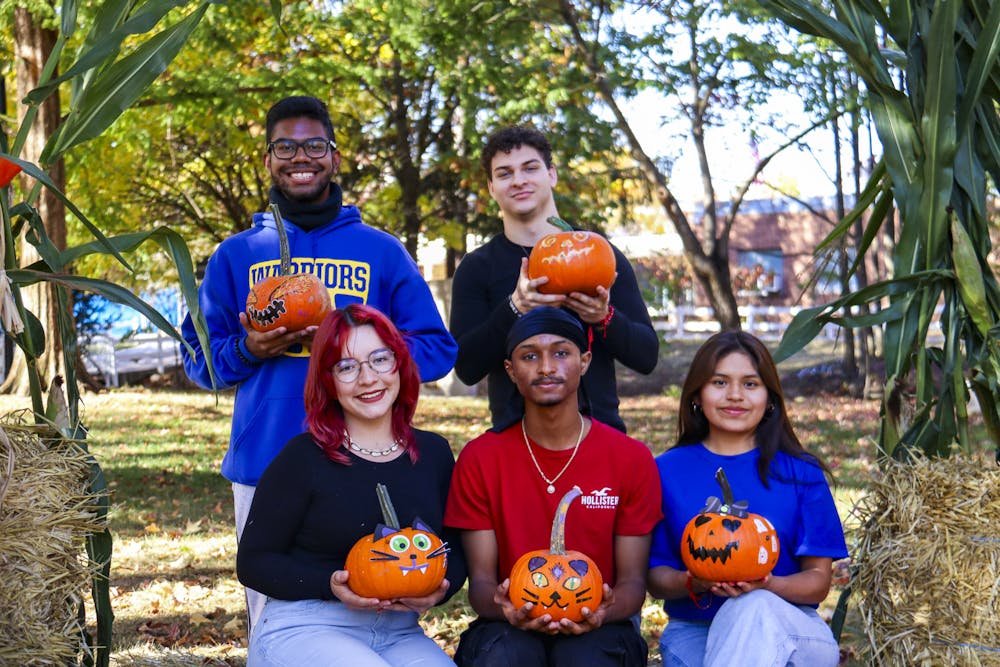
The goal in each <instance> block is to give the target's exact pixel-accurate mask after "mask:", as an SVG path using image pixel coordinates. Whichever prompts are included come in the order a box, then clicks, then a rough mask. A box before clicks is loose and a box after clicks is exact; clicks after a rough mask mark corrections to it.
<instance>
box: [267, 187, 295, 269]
mask: <svg viewBox="0 0 1000 667" xmlns="http://www.w3.org/2000/svg"><path fill="white" fill-rule="evenodd" d="M270 205H271V215H273V216H274V226H275V227H277V229H278V249H279V251H280V252H281V275H283V276H288V275H291V273H292V253H291V251H290V250H289V248H288V232H286V231H285V221H284V220H282V219H281V211H279V210H278V205H277V204H275V203H274V202H270Z"/></svg>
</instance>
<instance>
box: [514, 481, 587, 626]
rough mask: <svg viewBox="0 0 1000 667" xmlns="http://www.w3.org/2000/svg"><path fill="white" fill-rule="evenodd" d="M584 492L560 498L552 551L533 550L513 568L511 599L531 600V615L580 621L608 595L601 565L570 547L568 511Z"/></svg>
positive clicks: (517, 601) (519, 602) (575, 490)
mask: <svg viewBox="0 0 1000 667" xmlns="http://www.w3.org/2000/svg"><path fill="white" fill-rule="evenodd" d="M580 495H582V491H580V487H576V486H575V487H573V488H572V489H570V490H569V491H568V492H567V493H566V495H565V496H563V497H562V500H560V501H559V507H558V508H557V509H556V515H555V518H554V519H553V521H552V536H551V540H550V545H549V547H550V548H549V550H548V551H545V550H544V549H542V550H537V551H529V552H528V553H526V554H524V555H523V556H521V557H520V558H518V559H517V562H516V563H514V567H513V568H512V569H511V571H510V590H509V593H508V595H509V596H510V599H511V602H513V603H514V604H515V605H524V604H527V603H529V602H530V603H531V604H532V607H531V610H530V611H529V613H528V616H529V617H531V618H538V617H539V616H543V615H545V614H549V615H550V616H551V617H552V620H553V621H559V620H562V619H564V618H568V619H570V620H571V621H573V622H576V623H579V622H580V621H582V620H583V613H582V610H583V608H584V607H587V608H588V609H590V610H591V611H594V610H595V609H597V606H598V605H599V604H601V600H602V599H603V598H604V590H603V587H604V579H603V578H602V577H601V571H600V570H599V569H598V568H597V564H596V563H594V561H593V560H591V559H590V558H589V557H588V556H586V555H585V554H583V553H581V552H579V551H567V550H566V513H567V511H568V510H569V505H570V503H571V502H573V500H575V499H576V498H577V497H578V496H580Z"/></svg>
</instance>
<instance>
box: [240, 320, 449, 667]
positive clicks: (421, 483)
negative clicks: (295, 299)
mask: <svg viewBox="0 0 1000 667" xmlns="http://www.w3.org/2000/svg"><path fill="white" fill-rule="evenodd" d="M419 392H420V377H419V375H418V373H417V366H416V363H415V362H414V361H413V358H412V357H411V356H410V353H409V349H408V347H407V345H406V342H405V340H404V338H403V335H402V334H401V333H400V332H399V330H397V329H396V327H395V326H394V325H393V324H392V322H391V321H389V319H388V318H386V317H385V316H384V315H383V314H382V313H380V312H379V311H377V310H375V309H374V308H371V307H370V306H364V305H359V304H352V305H349V306H347V307H345V308H342V309H339V310H336V311H334V312H333V313H331V314H330V315H329V316H328V317H327V318H326V320H324V322H323V324H322V325H321V326H320V328H319V330H318V331H317V332H316V335H315V337H314V339H313V344H312V350H311V356H310V360H309V371H308V375H307V376H306V384H305V407H306V424H307V427H308V431H307V432H306V433H302V434H300V435H298V436H296V437H295V438H292V440H290V441H289V442H288V444H286V445H285V447H284V448H283V449H282V451H281V453H280V454H279V455H278V456H277V458H275V459H274V461H273V462H272V463H271V464H270V465H269V466H268V467H267V469H266V470H265V472H264V474H263V476H262V477H261V479H260V482H259V484H258V485H257V492H256V494H255V495H254V499H253V505H252V506H251V508H250V516H249V518H248V520H247V525H246V528H245V529H244V532H243V538H242V539H241V540H240V544H239V551H238V555H237V573H238V574H239V579H240V581H241V582H242V583H243V584H244V585H246V586H247V587H249V588H252V589H254V590H257V591H260V592H261V593H263V594H264V595H266V596H267V597H268V601H267V604H266V606H265V607H264V612H263V614H262V615H261V619H260V621H259V622H258V623H257V624H255V625H254V627H253V629H252V632H251V636H250V648H249V652H248V658H247V665H248V667H261V666H271V665H274V666H279V665H317V666H329V667H333V666H334V665H344V666H348V665H350V667H357V666H369V665H370V666H372V667H375V666H378V667H386V666H392V667H403V666H408V665H418V664H419V665H421V666H424V665H426V666H437V665H441V666H442V667H443V666H445V665H453V664H454V663H452V661H451V660H450V659H449V658H448V656H447V654H445V653H444V651H442V650H441V649H440V648H439V647H438V646H437V644H436V643H435V642H434V641H433V640H432V639H430V638H429V637H427V636H426V635H425V634H424V632H423V630H422V629H421V627H420V625H419V624H418V622H417V619H418V618H419V616H420V614H422V613H423V612H424V611H426V610H428V609H429V608H431V607H432V606H434V605H437V604H440V603H441V602H443V601H445V600H446V599H448V598H449V597H450V596H451V595H452V594H454V593H455V592H456V591H458V590H459V589H460V588H461V587H462V584H463V582H464V580H465V563H464V559H463V558H462V555H461V553H459V552H460V549H459V548H458V545H459V542H460V541H459V540H457V539H453V538H454V536H451V535H449V531H447V530H444V529H443V526H442V516H443V513H444V506H445V500H446V499H447V496H448V486H449V484H450V482H451V472H452V468H453V467H454V456H453V454H452V452H451V448H450V447H449V445H448V442H447V441H446V440H445V439H444V438H443V437H441V436H440V435H438V434H436V433H431V432H429V431H421V430H419V429H415V428H413V426H412V425H411V420H412V419H413V414H414V412H415V410H416V407H417V397H418V395H419ZM261 409H267V406H261ZM377 484H384V485H385V486H386V487H387V489H388V492H389V497H390V498H391V499H392V502H393V505H394V506H395V508H396V511H397V513H398V518H399V520H400V525H401V526H409V525H411V524H412V523H413V522H414V521H415V520H419V521H420V522H422V523H423V524H424V525H425V526H426V527H428V528H429V529H430V530H431V531H433V532H435V533H436V534H438V535H439V536H441V537H442V539H444V540H445V541H447V542H448V543H449V544H450V545H453V547H454V550H453V551H451V552H449V553H448V555H447V556H444V554H440V555H437V556H433V557H442V558H443V557H447V559H448V560H447V563H448V569H447V575H446V577H445V581H444V582H442V584H441V586H440V587H439V588H438V589H437V590H436V591H434V592H433V593H432V594H430V595H428V596H426V597H421V598H400V599H394V600H379V599H375V598H363V597H360V596H358V595H355V594H354V593H353V592H352V591H351V588H350V577H351V573H350V572H349V571H347V570H345V568H344V563H345V561H346V559H347V554H348V552H349V551H350V550H351V547H352V546H353V545H354V543H355V542H356V541H357V540H359V539H360V538H362V537H364V536H365V535H370V534H371V533H372V532H373V530H374V529H375V526H376V524H379V523H380V522H382V512H381V509H380V505H379V501H378V497H377V495H376V491H375V488H376V485H377ZM418 517H419V519H418ZM411 575H412V576H422V571H421V570H419V569H415V570H414V571H413V572H411Z"/></svg>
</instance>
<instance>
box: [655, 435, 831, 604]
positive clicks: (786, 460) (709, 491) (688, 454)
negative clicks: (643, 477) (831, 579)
mask: <svg viewBox="0 0 1000 667" xmlns="http://www.w3.org/2000/svg"><path fill="white" fill-rule="evenodd" d="M759 457H760V452H759V450H757V449H754V450H752V451H749V452H746V453H745V454H738V455H736V456H722V455H719V454H714V453H712V452H710V451H709V450H708V449H706V448H705V447H704V446H703V445H701V444H698V445H686V446H681V447H674V448H672V449H669V450H667V451H666V452H664V453H663V454H660V455H659V456H658V457H656V465H657V467H658V468H659V471H660V487H661V490H662V493H663V516H664V518H663V520H662V521H661V522H660V523H659V524H657V526H656V528H654V529H653V544H652V549H651V551H650V558H649V566H650V567H651V568H652V567H657V566H660V565H669V566H670V567H672V568H674V569H677V570H681V571H682V572H683V571H686V570H687V567H686V566H685V565H684V561H683V560H681V535H682V534H683V533H684V527H685V526H687V524H688V522H689V521H690V520H691V518H692V517H694V516H695V515H696V514H698V513H699V512H700V511H701V509H702V508H703V507H704V506H705V500H706V499H707V498H708V497H709V496H716V497H717V498H720V499H721V498H722V489H720V488H719V484H718V482H716V480H715V472H716V470H718V469H719V468H720V467H721V468H722V469H723V470H725V472H726V477H727V478H728V479H729V485H730V486H731V487H732V489H733V495H734V496H735V500H747V501H749V508H748V509H749V511H750V512H752V513H754V514H760V515H763V516H764V517H766V518H767V519H768V520H769V521H770V522H771V523H772V524H773V525H774V527H775V529H776V530H777V532H778V542H779V545H780V547H781V554H780V556H779V558H778V564H777V565H776V566H775V568H774V571H773V572H772V574H774V575H777V576H781V575H788V574H794V573H795V572H798V571H799V565H798V558H799V557H802V556H816V557H821V558H833V559H835V560H836V559H839V558H844V557H846V556H847V545H846V543H845V542H844V530H843V527H842V526H841V523H840V516H839V515H838V514H837V507H836V505H835V504H834V502H833V494H831V493H830V486H829V484H828V483H827V481H826V477H825V476H824V474H823V470H822V468H820V467H819V466H818V465H816V463H815V462H811V461H807V460H803V459H799V458H796V457H794V456H789V455H788V454H785V453H783V452H778V453H777V455H776V456H775V458H774V460H773V461H771V466H770V469H769V476H768V482H769V484H770V488H767V487H765V486H764V484H763V482H761V480H760V477H759V476H758V474H757V460H758V458H759ZM724 601H725V599H724V598H723V599H719V598H714V599H713V600H712V603H711V605H710V606H709V608H708V609H699V608H698V607H696V606H695V605H694V603H693V602H692V601H691V600H690V599H689V598H680V599H675V600H665V601H664V603H663V608H664V610H665V611H666V612H667V614H668V615H669V616H670V617H671V618H681V619H687V620H711V619H712V618H713V617H714V616H715V613H716V612H717V611H718V609H719V607H720V606H721V605H722V603H723V602H724Z"/></svg>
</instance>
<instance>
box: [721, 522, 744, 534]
mask: <svg viewBox="0 0 1000 667" xmlns="http://www.w3.org/2000/svg"><path fill="white" fill-rule="evenodd" d="M742 525H743V522H742V521H740V520H739V519H723V520H722V527H723V528H725V529H726V530H728V531H729V532H730V533H735V532H736V531H738V530H739V529H740V526H742Z"/></svg>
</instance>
